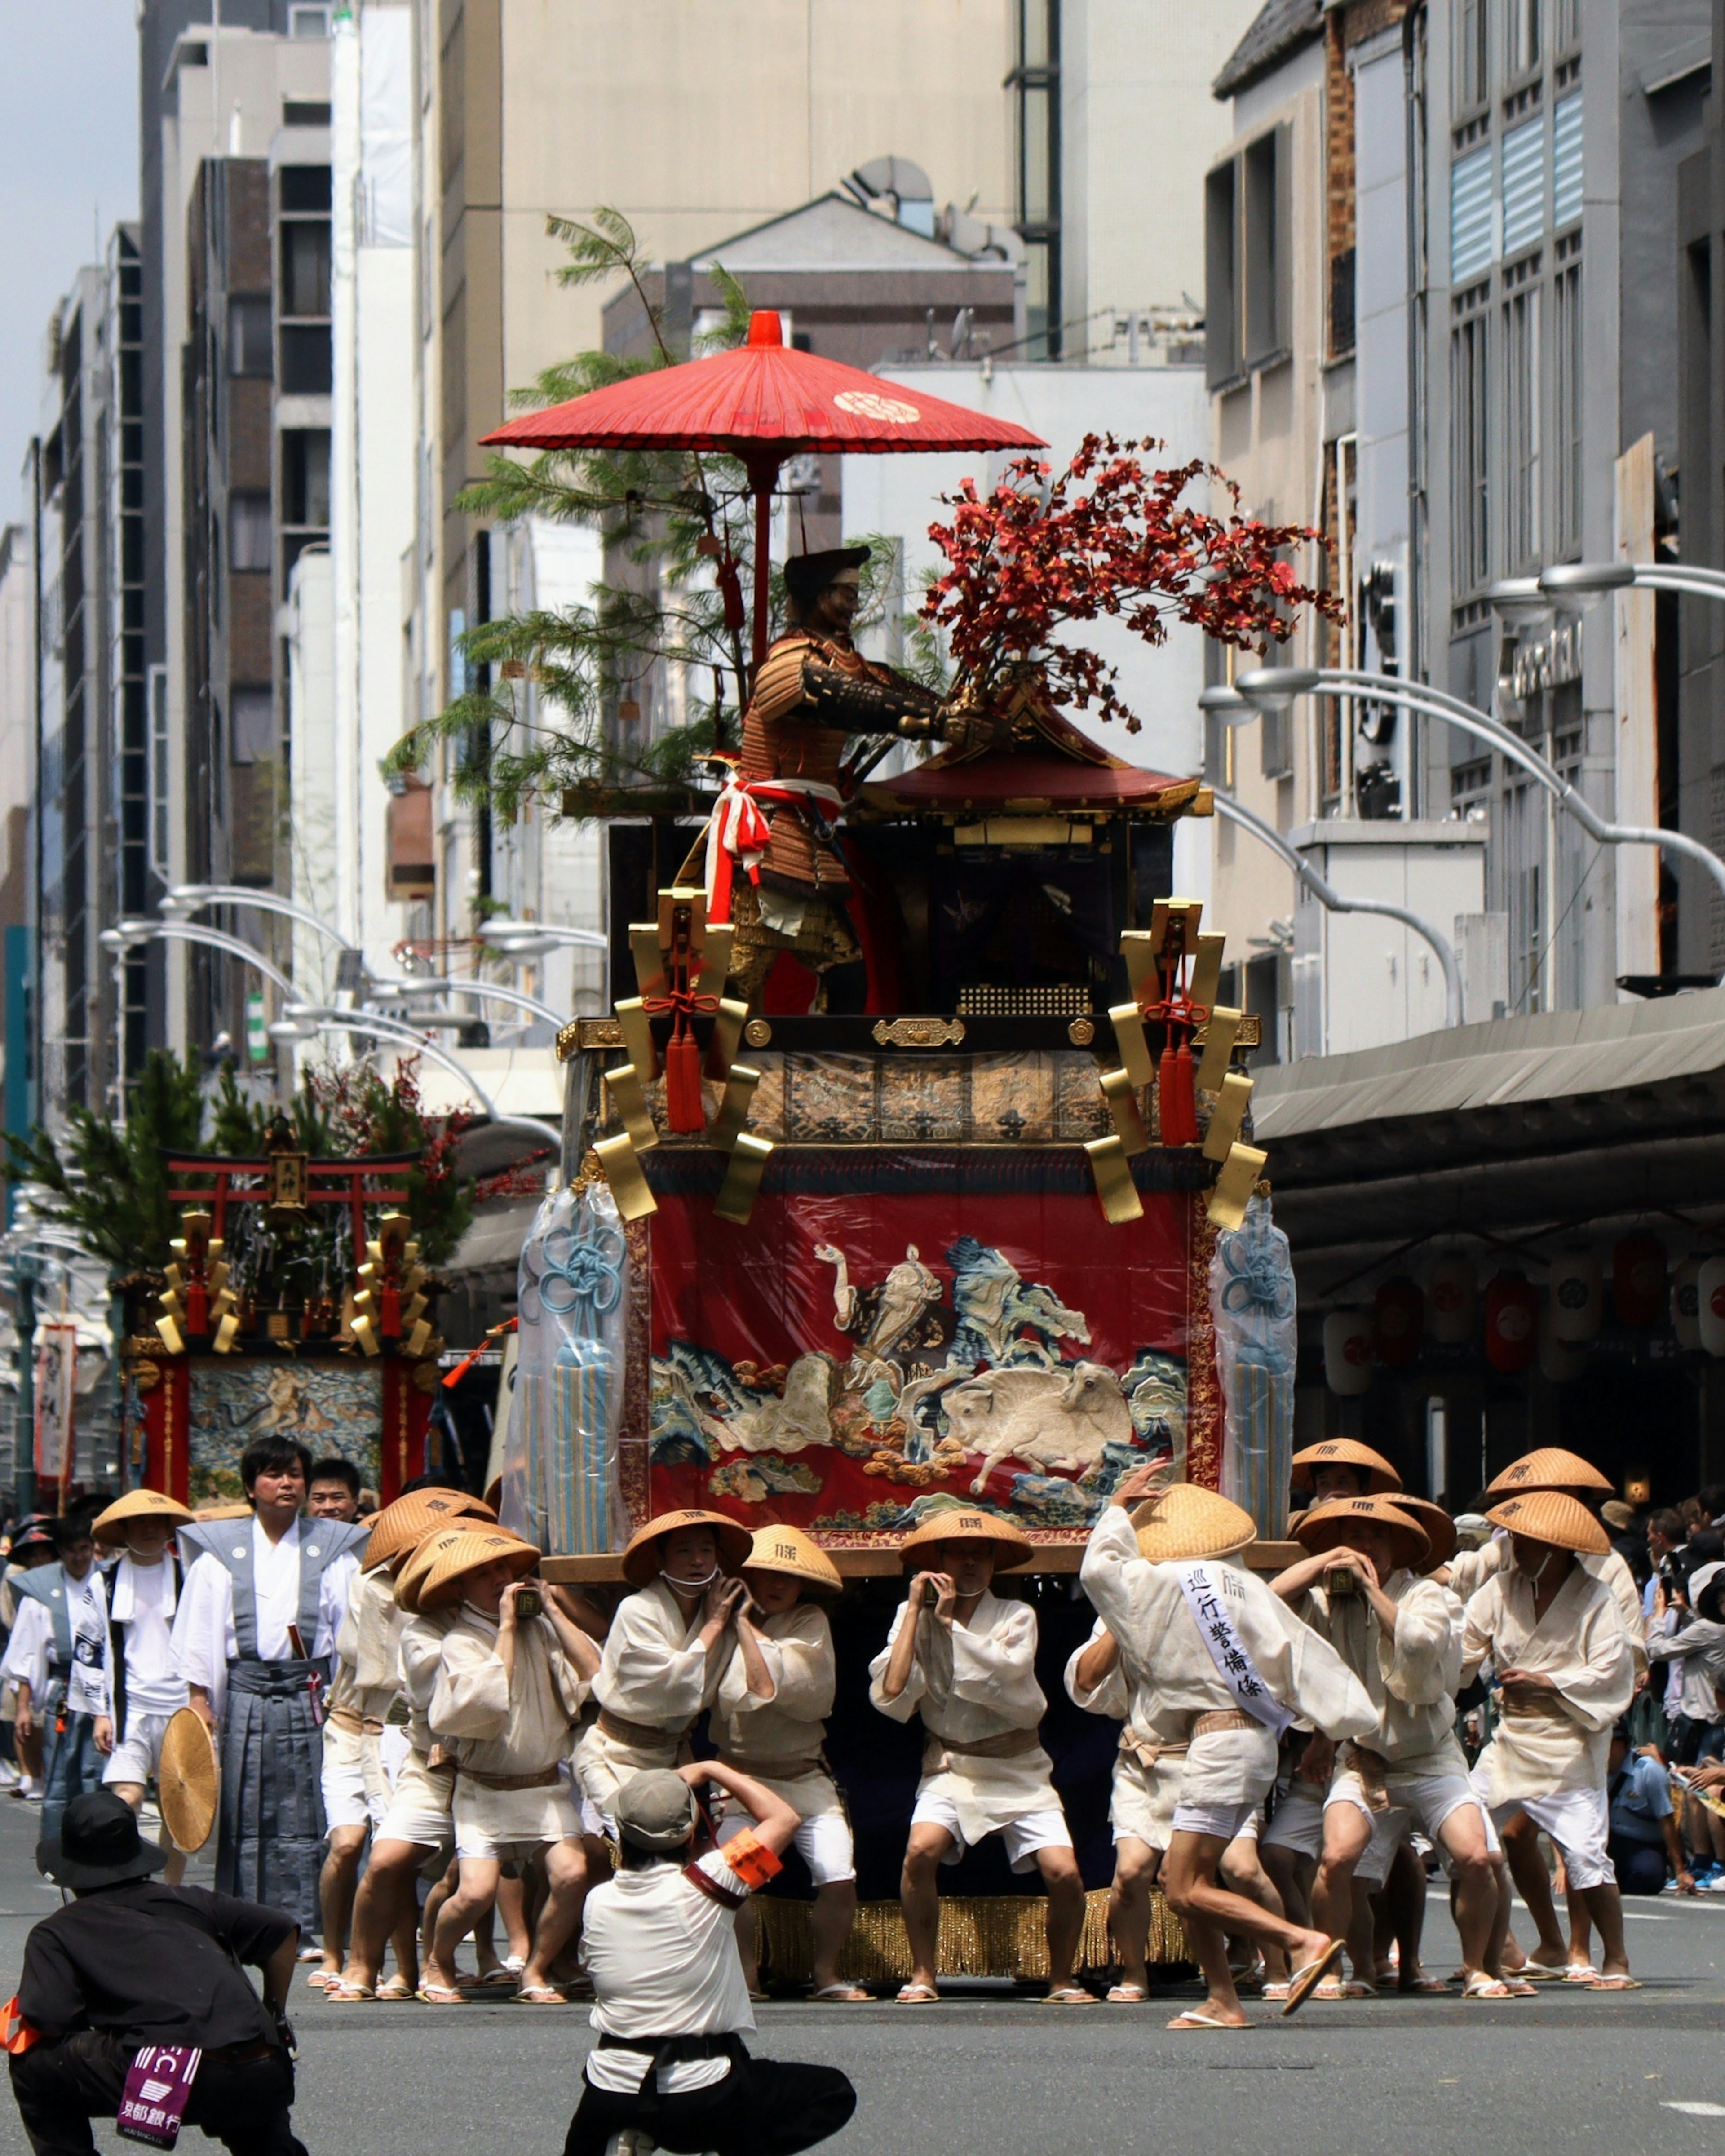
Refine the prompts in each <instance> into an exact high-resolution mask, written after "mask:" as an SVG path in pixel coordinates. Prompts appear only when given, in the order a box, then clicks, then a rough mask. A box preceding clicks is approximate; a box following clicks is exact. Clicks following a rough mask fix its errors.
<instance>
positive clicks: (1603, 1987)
mask: <svg viewBox="0 0 1725 2156" xmlns="http://www.w3.org/2000/svg"><path fill="white" fill-rule="evenodd" d="M1588 1989H1589V1991H1639V1990H1640V1989H1641V1986H1640V1982H1639V1981H1638V1980H1637V1979H1635V1977H1633V1976H1601V1977H1596V1978H1595V1979H1594V1981H1593V1983H1591V1984H1589V1986H1588Z"/></svg>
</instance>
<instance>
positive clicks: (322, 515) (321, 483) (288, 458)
mask: <svg viewBox="0 0 1725 2156" xmlns="http://www.w3.org/2000/svg"><path fill="white" fill-rule="evenodd" d="M281 492H282V520H281V521H282V522H283V523H284V524H285V525H286V526H288V527H289V528H290V529H293V530H306V529H309V530H311V531H324V530H326V528H327V526H328V525H329V521H330V437H329V430H328V429H327V428H324V427H290V428H289V429H287V430H286V431H285V433H284V434H283V435H282V438H281Z"/></svg>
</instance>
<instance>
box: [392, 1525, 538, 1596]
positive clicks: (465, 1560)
mask: <svg viewBox="0 0 1725 2156" xmlns="http://www.w3.org/2000/svg"><path fill="white" fill-rule="evenodd" d="M438 1540H439V1543H441V1544H442V1547H441V1548H439V1551H438V1552H437V1554H436V1555H435V1556H434V1558H433V1559H432V1561H431V1564H430V1566H429V1569H428V1570H427V1572H426V1574H425V1577H424V1579H423V1580H422V1581H421V1582H420V1584H419V1600H418V1608H419V1609H441V1608H442V1607H443V1606H444V1604H446V1603H450V1602H459V1600H460V1599H461V1589H462V1584H463V1582H464V1581H465V1579H466V1578H467V1575H468V1574H469V1573H470V1572H477V1571H479V1570H480V1568H481V1567H482V1566H484V1565H488V1564H493V1563H495V1562H496V1561H497V1560H498V1559H499V1558H507V1559H508V1561H509V1562H510V1563H511V1564H512V1565H513V1566H514V1567H515V1573H516V1578H517V1579H525V1578H526V1576H527V1574H528V1573H530V1572H531V1571H532V1570H533V1568H534V1567H535V1566H536V1564H537V1563H538V1562H539V1553H538V1551H537V1550H536V1549H535V1548H534V1547H533V1545H532V1544H531V1543H524V1542H522V1541H521V1538H520V1537H518V1536H516V1535H511V1534H508V1533H506V1532H505V1531H504V1529H503V1528H501V1527H470V1528H462V1527H456V1528H452V1529H451V1531H450V1532H449V1537H448V1538H447V1540H446V1539H445V1538H444V1537H443V1536H441V1535H440V1536H439V1537H438Z"/></svg>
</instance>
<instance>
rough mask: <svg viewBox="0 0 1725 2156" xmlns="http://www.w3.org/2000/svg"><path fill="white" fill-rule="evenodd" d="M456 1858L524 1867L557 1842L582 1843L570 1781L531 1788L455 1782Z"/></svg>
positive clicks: (578, 1816)
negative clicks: (537, 1853) (505, 1787)
mask: <svg viewBox="0 0 1725 2156" xmlns="http://www.w3.org/2000/svg"><path fill="white" fill-rule="evenodd" d="M454 1810H455V1854H456V1856H465V1857H473V1858H480V1859H485V1860H486V1861H494V1862H496V1863H499V1864H511V1863H514V1864H519V1863H524V1862H526V1860H527V1859H528V1858H529V1857H531V1856H533V1855H534V1854H535V1852H536V1851H539V1850H541V1849H543V1848H545V1847H547V1845H549V1844H550V1843H552V1842H554V1841H578V1840H580V1838H581V1815H580V1813H579V1812H578V1810H577V1809H575V1799H574V1798H573V1797H572V1795H571V1794H570V1793H569V1786H568V1784H567V1782H558V1783H556V1784H552V1783H547V1784H544V1785H543V1786H542V1787H536V1788H533V1789H484V1788H478V1789H475V1788H473V1787H472V1786H471V1785H470V1784H467V1783H465V1782H463V1781H461V1780H459V1779H458V1780H457V1782H456V1784H455V1808H454Z"/></svg>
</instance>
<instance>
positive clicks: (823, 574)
mask: <svg viewBox="0 0 1725 2156" xmlns="http://www.w3.org/2000/svg"><path fill="white" fill-rule="evenodd" d="M869 555H870V549H869V548H868V547H827V548H826V549H825V550H824V552H821V553H819V554H793V555H792V556H791V557H790V558H789V560H788V561H787V562H786V563H785V565H784V585H785V589H786V590H787V591H788V593H790V595H791V598H792V599H793V601H794V602H795V603H796V606H797V608H798V612H799V613H801V612H803V611H806V609H807V608H809V607H811V606H813V605H814V602H815V601H816V600H817V599H818V598H819V597H820V595H821V593H823V592H824V590H825V589H826V588H827V586H828V585H829V583H832V581H833V579H834V577H838V576H842V575H843V573H844V572H845V570H846V569H860V568H861V567H862V566H863V564H864V562H866V561H867V560H868V559H869Z"/></svg>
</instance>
